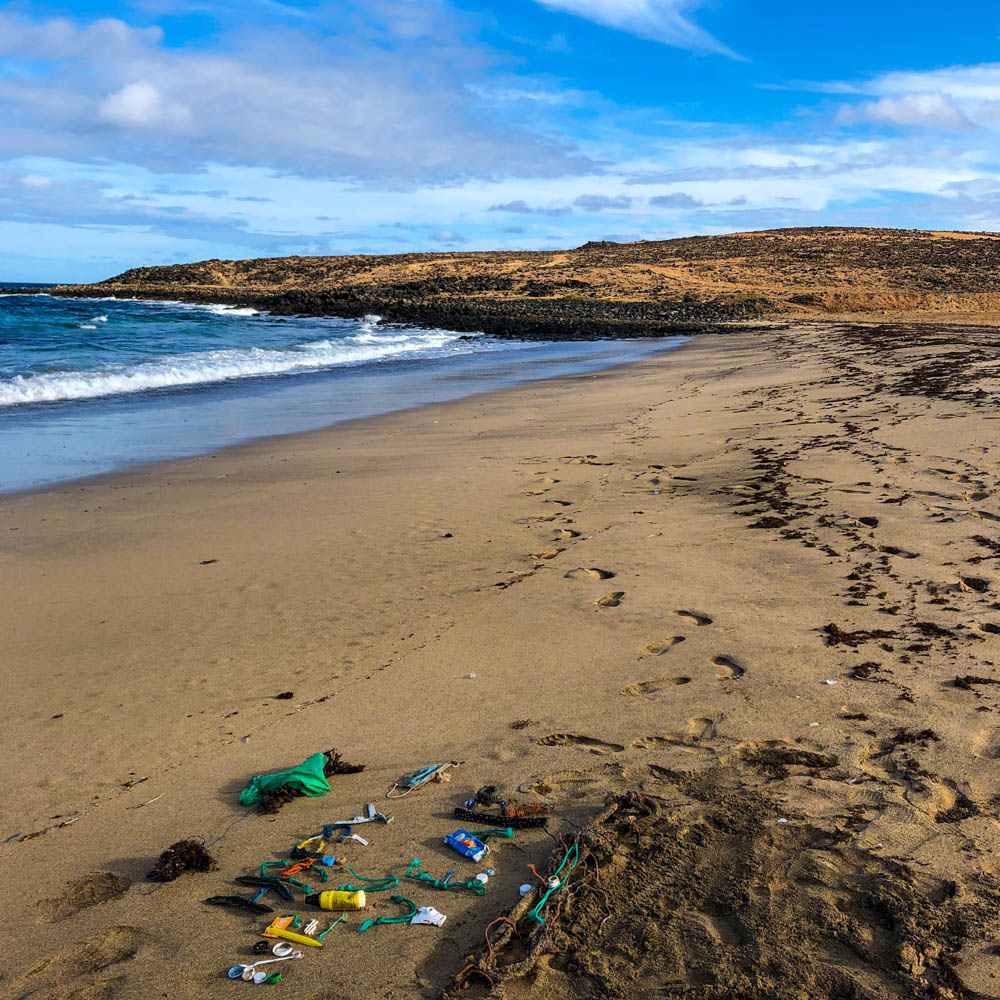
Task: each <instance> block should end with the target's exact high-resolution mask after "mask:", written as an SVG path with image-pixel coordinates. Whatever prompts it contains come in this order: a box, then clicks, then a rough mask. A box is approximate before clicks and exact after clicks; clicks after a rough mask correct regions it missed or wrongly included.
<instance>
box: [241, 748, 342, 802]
mask: <svg viewBox="0 0 1000 1000" xmlns="http://www.w3.org/2000/svg"><path fill="white" fill-rule="evenodd" d="M325 766H326V754H325V753H314V754H313V755H312V756H311V757H307V758H306V759H305V760H304V761H302V763H301V764H299V765H298V766H297V767H290V768H289V769H288V770H287V771H279V772H278V773H277V774H258V775H255V776H254V777H253V778H251V779H250V784H249V785H247V787H246V788H244V789H243V791H242V792H240V805H241V806H252V805H256V804H257V803H258V802H259V801H260V800H261V796H263V795H266V794H267V793H268V792H273V791H274V790H275V789H276V788H281V786H282V785H288V786H289V787H291V788H294V789H295V790H296V791H297V792H301V793H302V794H303V795H311V796H314V797H315V796H317V795H325V794H326V793H327V792H328V791H330V783H329V782H328V781H327V780H326V775H325V774H324V773H323V768H324V767H325Z"/></svg>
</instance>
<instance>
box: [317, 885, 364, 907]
mask: <svg viewBox="0 0 1000 1000" xmlns="http://www.w3.org/2000/svg"><path fill="white" fill-rule="evenodd" d="M306 902H307V903H310V904H311V905H312V906H318V907H319V908H320V909H321V910H363V909H364V908H365V891H364V889H358V890H357V891H356V892H341V891H340V890H338V889H328V890H327V891H326V892H317V893H316V894H315V895H312V896H306Z"/></svg>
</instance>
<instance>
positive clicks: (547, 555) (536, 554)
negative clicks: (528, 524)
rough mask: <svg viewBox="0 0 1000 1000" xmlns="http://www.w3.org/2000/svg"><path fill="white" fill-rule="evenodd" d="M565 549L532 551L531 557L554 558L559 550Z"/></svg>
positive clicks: (563, 550)
mask: <svg viewBox="0 0 1000 1000" xmlns="http://www.w3.org/2000/svg"><path fill="white" fill-rule="evenodd" d="M565 551H566V550H565V549H546V550H545V551H544V552H532V553H531V558H532V559H555V557H556V556H557V555H559V553H560V552H565Z"/></svg>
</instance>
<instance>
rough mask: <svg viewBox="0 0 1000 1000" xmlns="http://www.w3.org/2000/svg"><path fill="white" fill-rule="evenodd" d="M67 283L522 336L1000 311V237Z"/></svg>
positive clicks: (844, 238) (664, 244)
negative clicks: (376, 315) (370, 315)
mask: <svg viewBox="0 0 1000 1000" xmlns="http://www.w3.org/2000/svg"><path fill="white" fill-rule="evenodd" d="M58 291H59V293H60V294H64V295H93V294H101V295H107V294H116V295H123V296H125V295H135V296H143V297H164V298H179V299H185V300H189V301H211V302H231V303H237V304H243V305H255V306H258V307H260V308H266V309H270V310H271V311H273V312H277V313H284V314H291V313H308V314H313V315H316V314H328V315H338V316H358V315H362V314H364V313H379V314H381V315H383V316H384V317H386V318H387V319H391V320H396V321H400V322H414V323H420V324H424V325H437V326H443V327H449V328H451V329H461V330H483V331H485V332H488V333H493V334H498V335H513V336H532V335H533V336H543V337H552V336H561V337H587V336H616V335H617V336H649V335H660V334H663V333H666V332H671V331H678V330H690V329H706V328H712V327H716V326H718V325H720V324H726V323H732V322H738V321H746V320H749V319H757V320H760V319H785V318H787V319H793V318H806V317H808V318H810V319H818V318H829V319H844V318H852V319H865V318H867V319H872V320H884V319H886V318H892V319H906V320H910V321H914V320H917V321H919V320H927V321H938V322H939V321H952V322H957V321H960V322H974V323H988V324H992V323H995V322H1000V234H997V233H959V232H925V231H919V230H897V229H849V228H810V229H777V230H768V231H763V232H754V233H734V234H732V235H728V236H695V237H689V238H684V239H674V240H662V241H655V242H652V241H641V242H637V243H625V244H622V243H587V244H585V245H584V246H582V247H578V248H576V249H574V250H565V251H531V252H517V251H503V252H469V253H432V254H395V255H387V256H350V257H278V258H264V259H256V260H237V261H223V260H208V261H202V262H200V263H195V264H176V265H170V266H165V267H141V268H133V269H131V270H129V271H125V272H124V273H123V274H120V275H118V276H117V277H114V278H110V279H108V280H107V281H103V282H99V283H97V284H96V285H82V286H81V285H78V286H64V287H62V288H60V289H59V290H58Z"/></svg>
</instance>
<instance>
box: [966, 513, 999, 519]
mask: <svg viewBox="0 0 1000 1000" xmlns="http://www.w3.org/2000/svg"><path fill="white" fill-rule="evenodd" d="M969 514H970V515H971V516H972V517H978V518H980V519H982V520H983V521H1000V515H997V514H990V513H989V512H988V511H985V510H970V511H969Z"/></svg>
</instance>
